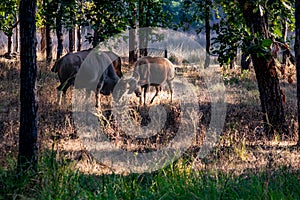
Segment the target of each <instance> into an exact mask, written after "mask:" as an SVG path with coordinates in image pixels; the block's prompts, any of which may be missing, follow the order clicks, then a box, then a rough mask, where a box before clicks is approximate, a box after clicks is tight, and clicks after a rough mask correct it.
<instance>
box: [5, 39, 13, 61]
mask: <svg viewBox="0 0 300 200" xmlns="http://www.w3.org/2000/svg"><path fill="white" fill-rule="evenodd" d="M12 43H13V42H12V35H8V36H7V52H6V55H7V56H8V57H10V55H11V49H12Z"/></svg>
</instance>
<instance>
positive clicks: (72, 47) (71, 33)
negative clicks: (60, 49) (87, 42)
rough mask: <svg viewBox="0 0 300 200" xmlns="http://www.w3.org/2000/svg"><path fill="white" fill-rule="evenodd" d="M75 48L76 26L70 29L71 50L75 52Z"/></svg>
mask: <svg viewBox="0 0 300 200" xmlns="http://www.w3.org/2000/svg"><path fill="white" fill-rule="evenodd" d="M74 50H75V28H74V27H73V28H71V29H70V30H69V52H73V51H74Z"/></svg>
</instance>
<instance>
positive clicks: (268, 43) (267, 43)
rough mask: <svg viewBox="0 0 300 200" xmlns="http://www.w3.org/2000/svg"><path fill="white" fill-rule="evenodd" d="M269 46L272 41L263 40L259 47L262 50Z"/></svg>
mask: <svg viewBox="0 0 300 200" xmlns="http://www.w3.org/2000/svg"><path fill="white" fill-rule="evenodd" d="M271 44H272V40H271V39H265V40H263V41H262V45H261V46H262V47H263V48H264V49H268V48H270V47H271Z"/></svg>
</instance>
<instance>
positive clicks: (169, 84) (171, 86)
mask: <svg viewBox="0 0 300 200" xmlns="http://www.w3.org/2000/svg"><path fill="white" fill-rule="evenodd" d="M167 84H168V86H169V90H170V93H171V103H172V99H173V89H172V88H173V84H172V82H171V81H170V80H167Z"/></svg>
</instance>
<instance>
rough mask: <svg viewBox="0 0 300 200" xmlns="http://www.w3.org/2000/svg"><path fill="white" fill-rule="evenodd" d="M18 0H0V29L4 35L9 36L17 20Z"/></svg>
mask: <svg viewBox="0 0 300 200" xmlns="http://www.w3.org/2000/svg"><path fill="white" fill-rule="evenodd" d="M19 3H20V2H19V1H18V0H9V1H1V2H0V30H1V31H3V32H4V34H5V35H8V36H11V35H12V34H13V28H14V26H15V25H14V24H15V23H16V22H17V16H18V10H19Z"/></svg>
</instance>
